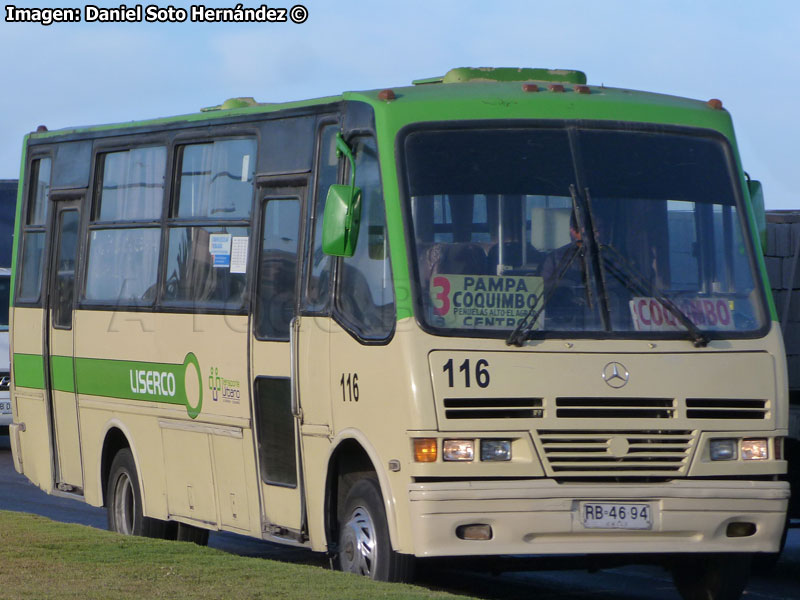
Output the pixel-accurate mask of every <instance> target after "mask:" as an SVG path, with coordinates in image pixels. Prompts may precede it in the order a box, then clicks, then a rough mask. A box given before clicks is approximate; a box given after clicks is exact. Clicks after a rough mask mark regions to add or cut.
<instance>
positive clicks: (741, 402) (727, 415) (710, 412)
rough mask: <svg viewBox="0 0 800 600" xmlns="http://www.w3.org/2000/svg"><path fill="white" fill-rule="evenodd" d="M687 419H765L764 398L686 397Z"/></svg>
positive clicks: (765, 403)
mask: <svg viewBox="0 0 800 600" xmlns="http://www.w3.org/2000/svg"><path fill="white" fill-rule="evenodd" d="M686 416H687V417H688V418H689V419H766V418H767V401H766V400H747V399H741V398H722V399H720V398H687V399H686Z"/></svg>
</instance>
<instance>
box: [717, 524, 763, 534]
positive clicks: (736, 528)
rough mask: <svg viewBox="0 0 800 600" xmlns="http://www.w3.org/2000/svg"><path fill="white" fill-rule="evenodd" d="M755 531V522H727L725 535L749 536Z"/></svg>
mask: <svg viewBox="0 0 800 600" xmlns="http://www.w3.org/2000/svg"><path fill="white" fill-rule="evenodd" d="M755 532H756V526H755V523H728V528H727V530H726V531H725V535H727V536H728V537H750V536H751V535H753V534H754V533H755Z"/></svg>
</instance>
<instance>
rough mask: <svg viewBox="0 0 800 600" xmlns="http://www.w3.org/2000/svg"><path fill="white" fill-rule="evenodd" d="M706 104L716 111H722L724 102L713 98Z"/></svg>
mask: <svg viewBox="0 0 800 600" xmlns="http://www.w3.org/2000/svg"><path fill="white" fill-rule="evenodd" d="M706 104H708V105H709V106H710V107H711V108H713V109H714V110H722V100H719V99H718V98H712V99H711V100H709V101H708V102H706Z"/></svg>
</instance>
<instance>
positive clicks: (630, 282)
mask: <svg viewBox="0 0 800 600" xmlns="http://www.w3.org/2000/svg"><path fill="white" fill-rule="evenodd" d="M600 251H601V258H602V261H603V263H604V266H605V268H606V270H607V271H608V272H609V273H610V274H611V275H612V276H613V277H614V279H616V280H617V281H619V282H620V283H621V284H622V285H623V286H625V288H627V289H628V291H630V292H631V293H633V294H636V295H638V296H652V297H653V298H655V299H656V300H657V301H658V303H659V304H661V306H663V307H664V308H666V309H667V310H668V311H669V312H671V313H672V314H673V315H674V316H675V318H676V319H678V321H680V323H681V325H683V326H684V327H685V328H686V330H687V331H688V332H689V336H690V337H691V339H692V343H694V345H695V347H696V348H704V347H706V346H708V341H709V340H708V336H707V335H706V334H705V333H703V332H702V331H701V330H700V328H699V327H698V326H697V325H695V324H694V323H693V322H692V320H691V319H690V318H689V316H688V315H687V314H686V313H685V312H684V311H683V310H681V308H680V307H679V306H678V305H677V304H675V302H673V301H672V299H671V298H670V297H669V296H667V295H666V294H665V293H664V292H663V291H661V289H660V288H659V287H658V286H657V285H656V284H655V283H652V282H650V281H649V280H648V279H647V278H646V277H645V276H644V275H642V273H641V271H639V269H638V268H636V266H635V265H633V264H632V263H631V262H630V261H629V260H628V259H627V258H625V256H624V255H623V254H621V253H620V252H619V251H618V250H617V249H616V248H614V247H613V246H610V245H607V244H601V245H600ZM612 256H613V257H614V258H615V259H616V260H611V257H612Z"/></svg>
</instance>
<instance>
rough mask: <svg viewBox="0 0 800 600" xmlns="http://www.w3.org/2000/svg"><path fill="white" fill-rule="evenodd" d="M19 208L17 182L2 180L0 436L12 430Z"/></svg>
mask: <svg viewBox="0 0 800 600" xmlns="http://www.w3.org/2000/svg"><path fill="white" fill-rule="evenodd" d="M16 206H17V180H16V179H0V433H7V432H8V426H9V425H10V424H11V397H10V394H9V387H10V384H11V377H10V375H11V368H10V363H9V351H8V297H9V292H10V282H11V279H10V276H11V247H12V240H13V238H14V214H15V212H16Z"/></svg>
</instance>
